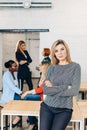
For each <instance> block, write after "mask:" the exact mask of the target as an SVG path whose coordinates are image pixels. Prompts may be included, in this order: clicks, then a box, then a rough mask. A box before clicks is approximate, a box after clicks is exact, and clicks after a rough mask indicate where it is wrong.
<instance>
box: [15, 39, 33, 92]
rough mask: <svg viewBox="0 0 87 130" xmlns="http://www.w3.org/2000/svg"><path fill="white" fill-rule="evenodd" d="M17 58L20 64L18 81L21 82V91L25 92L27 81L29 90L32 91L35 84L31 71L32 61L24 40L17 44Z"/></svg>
mask: <svg viewBox="0 0 87 130" xmlns="http://www.w3.org/2000/svg"><path fill="white" fill-rule="evenodd" d="M15 57H16V60H17V62H18V80H19V81H21V90H23V83H24V80H26V82H27V84H28V87H29V90H32V89H33V84H32V79H31V72H30V69H29V64H30V63H31V62H32V59H31V57H30V55H29V53H28V51H27V50H26V44H25V42H24V41H22V40H20V41H19V42H18V43H17V46H16V52H15Z"/></svg>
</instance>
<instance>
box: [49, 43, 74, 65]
mask: <svg viewBox="0 0 87 130" xmlns="http://www.w3.org/2000/svg"><path fill="white" fill-rule="evenodd" d="M59 44H62V45H64V47H65V48H66V52H67V57H66V60H67V62H68V63H71V62H72V60H71V57H70V51H69V48H68V45H67V43H66V42H65V41H64V40H57V41H55V42H54V43H53V45H52V47H51V62H52V64H53V65H56V64H58V63H59V60H58V59H57V58H56V57H55V47H56V46H57V45H59Z"/></svg>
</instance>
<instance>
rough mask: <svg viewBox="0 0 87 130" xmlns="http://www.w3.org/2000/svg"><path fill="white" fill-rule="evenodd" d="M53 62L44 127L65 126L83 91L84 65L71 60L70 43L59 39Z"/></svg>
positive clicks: (42, 117) (42, 114)
mask: <svg viewBox="0 0 87 130" xmlns="http://www.w3.org/2000/svg"><path fill="white" fill-rule="evenodd" d="M51 61H52V65H51V66H50V67H49V69H48V72H47V76H46V80H45V83H44V86H43V93H44V94H46V98H45V100H44V102H42V103H41V108H40V130H65V128H66V127H67V125H68V123H69V121H70V119H71V116H72V112H73V109H72V106H73V104H72V98H73V96H76V95H77V94H78V92H79V87H80V80H81V68H80V65H79V64H78V63H75V62H73V61H72V60H71V57H70V53H69V48H68V45H67V44H66V42H65V41H64V40H57V41H55V42H54V44H53V45H52V48H51Z"/></svg>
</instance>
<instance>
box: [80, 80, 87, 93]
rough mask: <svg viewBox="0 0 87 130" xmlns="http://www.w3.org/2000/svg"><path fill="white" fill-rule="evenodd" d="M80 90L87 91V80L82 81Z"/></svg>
mask: <svg viewBox="0 0 87 130" xmlns="http://www.w3.org/2000/svg"><path fill="white" fill-rule="evenodd" d="M80 92H87V82H81V85H80Z"/></svg>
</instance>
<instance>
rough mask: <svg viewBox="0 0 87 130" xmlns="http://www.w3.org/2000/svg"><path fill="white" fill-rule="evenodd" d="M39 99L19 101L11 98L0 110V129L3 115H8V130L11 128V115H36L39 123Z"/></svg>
mask: <svg viewBox="0 0 87 130" xmlns="http://www.w3.org/2000/svg"><path fill="white" fill-rule="evenodd" d="M40 103H41V101H19V100H17V101H16V100H13V101H11V102H9V103H8V104H6V105H5V107H4V108H3V109H2V110H1V130H3V116H4V115H9V116H10V130H12V126H11V125H12V116H13V115H20V116H37V117H38V124H39V111H40Z"/></svg>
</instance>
